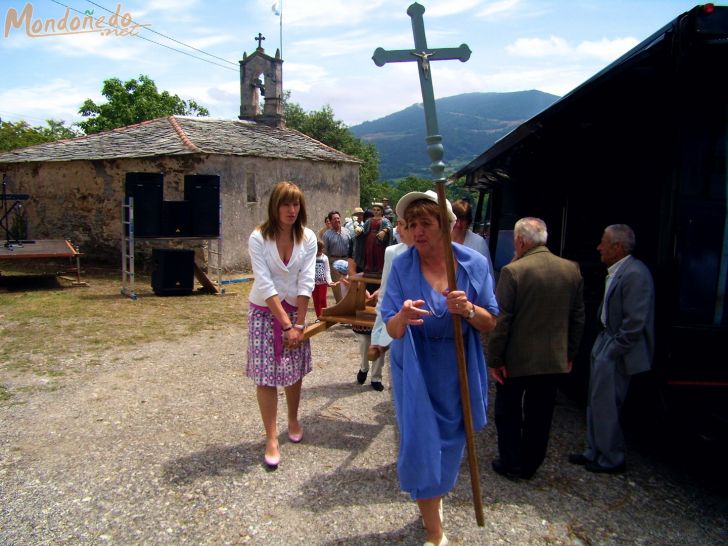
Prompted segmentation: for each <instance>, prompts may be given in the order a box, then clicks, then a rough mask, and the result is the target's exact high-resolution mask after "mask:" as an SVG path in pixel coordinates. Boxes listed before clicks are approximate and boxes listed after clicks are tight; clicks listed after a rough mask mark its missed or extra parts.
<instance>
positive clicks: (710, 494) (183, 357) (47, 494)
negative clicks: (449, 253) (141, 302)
mask: <svg viewBox="0 0 728 546" xmlns="http://www.w3.org/2000/svg"><path fill="white" fill-rule="evenodd" d="M245 346H246V339H245V332H240V331H235V330H233V329H231V328H226V327H221V328H219V329H218V330H217V331H215V332H214V333H210V332H203V333H200V334H197V335H194V336H190V337H188V338H186V339H185V340H183V341H181V342H180V341H175V342H174V343H165V342H154V343H151V344H148V345H144V346H136V347H129V348H128V351H125V352H124V354H119V353H118V352H116V353H114V354H113V355H112V354H108V355H101V357H102V358H101V362H102V364H101V365H91V364H90V362H91V361H92V360H95V361H97V362H98V360H99V355H98V354H95V355H89V357H88V361H87V362H88V363H87V362H84V361H79V362H77V363H76V373H74V374H69V375H67V376H65V377H64V378H62V379H61V380H60V383H59V384H58V385H59V387H60V388H53V389H33V390H31V391H28V392H27V393H26V394H25V395H24V396H25V398H24V399H23V400H18V399H17V398H15V399H13V400H12V401H11V402H12V403H4V404H3V405H2V406H0V430H2V436H1V437H0V543H1V544H4V545H41V544H42V545H62V544H139V545H157V544H159V545H224V544H270V545H277V544H296V545H298V544H319V545H334V544H341V545H344V544H346V545H368V544H408V545H409V544H411V545H415V544H422V542H423V541H424V532H423V529H422V525H421V522H420V519H419V517H418V512H417V508H416V506H415V504H414V503H413V502H412V501H410V500H409V498H408V496H406V495H405V494H403V493H401V492H400V491H399V488H398V484H397V476H396V471H395V457H396V431H395V417H394V412H393V408H392V404H391V390H390V388H389V375H388V372H387V373H386V374H385V378H384V382H385V385H386V387H387V388H386V389H385V391H384V392H381V393H380V392H376V391H374V390H372V389H371V388H370V387H369V384H368V383H367V385H365V386H360V385H358V384H356V382H355V374H356V371H357V352H358V351H357V343H356V340H355V337H354V334H353V333H352V332H351V331H350V330H348V329H346V328H344V327H343V326H336V327H333V328H331V329H329V330H328V331H327V332H325V333H323V334H320V335H318V336H316V337H314V338H313V351H314V371H313V373H311V374H310V375H309V376H307V378H306V379H305V380H304V390H303V401H302V405H301V414H302V423H303V425H304V428H305V436H304V440H303V442H302V443H301V444H297V445H294V444H291V443H290V442H288V441H287V439H286V438H285V417H284V416H285V405H284V403H283V402H282V403H281V406H280V407H281V413H282V416H281V417H279V426H280V430H281V431H282V435H281V453H282V462H281V465H280V467H279V468H278V470H277V471H275V472H271V471H268V470H267V469H266V468H265V467H264V466H263V464H262V455H263V449H264V437H263V433H262V426H261V423H260V417H259V413H258V409H257V404H256V401H255V390H254V388H253V385H252V383H251V382H250V381H249V380H248V379H247V378H245V377H244V356H245ZM112 357H113V358H112ZM18 402H20V403H18ZM491 406H492V399H491ZM583 421H584V420H583V414H582V411H581V410H580V409H579V408H577V407H576V406H574V405H573V404H572V403H571V402H570V401H568V400H566V399H561V398H560V399H559V404H558V407H557V409H556V413H555V417H554V428H553V431H552V441H551V444H550V446H549V453H548V456H547V460H546V462H545V464H544V466H543V467H542V468H541V469H540V470H539V472H538V473H537V475H536V476H535V477H534V479H532V480H530V481H528V482H511V481H508V480H506V479H504V478H502V477H500V476H498V475H496V474H494V473H493V472H492V471H491V469H490V461H491V459H492V458H493V457H494V456H495V453H496V442H495V427H494V425H493V424H492V423H491V424H489V425H488V427H486V430H484V431H483V432H481V433H479V434H478V436H477V439H476V444H477V447H476V449H477V456H478V461H479V469H480V484H481V490H482V497H483V507H484V513H485V525H484V526H483V527H479V526H478V525H477V524H476V520H475V515H474V509H473V505H472V501H471V485H470V478H469V473H468V468H467V464H464V466H463V469H462V472H461V476H460V480H459V482H458V484H457V486H456V488H455V489H454V490H453V491H452V492H451V494H450V495H449V496H448V497H447V498H446V500H445V525H446V531H447V535H448V537H449V538H450V541H451V543H452V544H519V545H520V544H534V545H537V544H538V545H540V544H573V545H590V544H674V545H681V546H685V545H706V544H726V543H728V515H727V514H728V503H727V502H726V497H725V496H724V495H725V491H724V490H721V488H716V487H711V484H710V483H705V482H703V481H700V480H697V479H693V478H692V477H690V476H689V475H687V474H686V473H685V472H683V471H681V470H678V469H676V468H674V467H672V466H669V465H666V464H664V463H662V462H660V461H657V460H655V459H653V458H652V457H651V456H650V455H645V454H642V453H640V452H632V451H631V452H630V453H629V455H628V457H629V458H628V464H629V470H628V472H627V473H626V474H624V475H619V476H605V475H593V474H590V473H588V472H585V471H584V470H583V469H581V468H579V467H575V466H573V465H569V464H568V463H565V462H564V461H565V457H566V455H567V453H569V452H570V451H573V450H574V448H575V447H578V446H581V442H582V438H583V434H584V423H583ZM721 471H722V472H725V471H724V470H721Z"/></svg>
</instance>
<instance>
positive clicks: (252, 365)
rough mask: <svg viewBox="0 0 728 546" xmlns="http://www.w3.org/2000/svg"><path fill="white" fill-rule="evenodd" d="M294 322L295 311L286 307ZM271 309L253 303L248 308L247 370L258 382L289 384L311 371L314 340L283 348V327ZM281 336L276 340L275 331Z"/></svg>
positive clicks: (267, 384) (249, 375)
mask: <svg viewBox="0 0 728 546" xmlns="http://www.w3.org/2000/svg"><path fill="white" fill-rule="evenodd" d="M286 311H287V312H288V317H289V318H290V319H291V324H294V323H295V322H296V315H297V313H296V311H295V310H294V311H291V310H289V309H287V310H286ZM275 322H276V319H275V317H274V316H273V314H272V313H271V312H270V311H269V310H268V309H265V310H264V309H263V308H261V307H257V306H253V305H252V304H251V305H250V308H249V309H248V364H247V366H246V370H245V373H246V375H247V376H248V377H250V378H251V379H252V380H253V382H254V383H255V384H256V385H262V386H266V387H288V386H290V385H293V384H294V383H296V382H297V381H299V380H300V379H303V376H304V375H306V374H307V373H309V372H310V371H311V370H312V368H313V367H312V365H311V342H310V341H309V340H306V341H304V342H303V343H302V344H301V346H300V347H298V348H296V349H288V348H286V347H283V343H282V342H283V339H282V334H281V331H280V328H275ZM276 333H277V334H278V336H281V339H278V340H276V339H275V334H276Z"/></svg>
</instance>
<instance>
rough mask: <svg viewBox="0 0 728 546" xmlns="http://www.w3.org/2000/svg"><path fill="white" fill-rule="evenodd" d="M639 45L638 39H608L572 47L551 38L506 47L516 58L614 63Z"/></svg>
mask: <svg viewBox="0 0 728 546" xmlns="http://www.w3.org/2000/svg"><path fill="white" fill-rule="evenodd" d="M635 45H637V39H636V38H615V39H613V40H608V39H606V38H604V39H602V40H600V41H598V42H590V41H584V42H581V43H580V44H578V45H576V46H571V45H570V44H569V43H568V42H567V41H566V40H565V39H564V38H561V37H559V36H550V37H549V38H548V39H543V38H519V39H518V40H516V41H515V42H513V43H512V44H509V45H508V46H506V51H507V52H508V53H509V54H510V55H513V56H514V57H527V58H545V57H564V58H571V59H599V60H602V61H613V60H615V59H616V58H618V57H619V56H620V55H622V54H623V53H626V52H627V51H629V50H630V49H631V48H633V47H634V46H635Z"/></svg>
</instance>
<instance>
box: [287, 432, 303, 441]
mask: <svg viewBox="0 0 728 546" xmlns="http://www.w3.org/2000/svg"><path fill="white" fill-rule="evenodd" d="M288 439H289V440H290V441H291V442H293V443H294V444H298V443H300V442H301V440H303V431H301V432H300V434H291V433H290V432H289V433H288Z"/></svg>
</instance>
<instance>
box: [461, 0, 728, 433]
mask: <svg viewBox="0 0 728 546" xmlns="http://www.w3.org/2000/svg"><path fill="white" fill-rule="evenodd" d="M727 69H728V7H719V6H714V5H712V4H705V5H700V6H696V7H695V8H693V9H691V10H690V11H688V12H686V13H683V14H682V15H680V16H679V17H677V18H676V19H674V20H673V21H671V22H670V23H669V24H667V25H666V26H665V27H663V28H662V29H660V30H659V31H657V32H656V33H655V34H653V35H652V36H650V37H649V38H648V39H647V40H645V41H644V42H642V43H641V44H639V45H638V46H636V47H635V48H633V49H632V50H630V51H629V52H628V53H626V54H625V55H623V56H622V57H621V58H619V59H618V60H617V61H615V62H614V63H612V64H611V65H609V66H608V67H606V68H605V69H604V70H602V71H601V72H599V73H598V74H596V75H595V76H594V77H592V78H591V79H589V80H588V81H586V82H585V83H583V84H582V85H580V86H579V87H577V88H576V89H574V90H573V91H572V92H570V93H569V94H567V95H565V96H564V97H562V98H561V99H559V100H558V101H556V102H555V103H554V104H553V105H551V106H550V107H548V108H547V109H545V110H543V111H542V112H541V113H539V114H538V115H536V116H534V117H533V118H531V119H530V120H528V121H526V122H525V123H523V124H522V125H520V126H519V127H518V128H516V129H515V130H514V131H512V132H511V133H509V134H508V135H506V136H505V137H503V138H502V139H500V140H499V141H498V142H496V143H495V144H494V145H493V146H492V147H491V148H489V149H488V150H486V151H485V152H484V153H483V154H481V155H480V156H479V157H477V158H476V159H474V160H473V161H472V162H471V163H470V164H468V165H467V166H465V167H463V168H462V169H460V170H459V171H458V172H457V173H455V174H454V175H453V176H451V177H450V179H451V180H457V179H459V178H461V177H465V186H466V188H468V189H470V190H472V191H474V192H477V194H478V196H479V199H478V206H477V207H476V216H477V214H478V213H481V212H482V216H481V217H480V218H477V217H476V222H479V221H480V222H489V224H490V234H491V236H490V238H489V244H490V250H491V254H492V256H494V257H496V260H495V262H496V264H495V265H496V268H497V267H499V265H500V264H499V263H498V262H499V261H502V259H503V256H505V257H506V258H509V253H508V251H504V248H503V241H504V240H505V241H507V240H508V238H509V237H510V236H511V235H510V233H511V232H510V230H512V229H513V225H514V223H515V221H516V220H517V219H518V218H520V217H523V216H538V217H541V218H543V219H544V220H545V221H546V223H547V225H548V227H549V244H548V246H549V247H550V249H551V250H552V252H554V253H556V254H558V255H560V256H563V257H565V258H568V259H571V260H575V261H577V262H579V264H580V265H581V269H582V274H583V276H584V282H585V300H586V301H585V303H586V310H587V328H586V332H585V339H584V342H583V344H582V347H581V351H580V357H579V361H578V362H577V363H576V365H575V373H574V374H572V377H571V378H570V379H571V381H572V382H573V383H575V385H573V388H574V390H575V392H580V393H583V394H585V383H586V378H587V377H588V368H589V352H590V349H591V345H592V342H593V340H594V338H595V337H596V328H597V316H596V314H597V308H598V306H599V303H600V301H601V297H602V293H603V286H604V284H603V283H604V276H605V274H606V269H605V267H604V266H603V265H602V264H601V263H600V261H599V254H598V252H597V251H596V246H597V244H598V243H599V240H600V238H601V235H602V231H603V230H604V228H605V227H606V226H607V225H609V224H616V223H625V224H629V225H630V226H632V227H633V228H634V230H635V233H636V236H637V248H636V251H635V256H637V257H638V258H640V259H642V260H643V261H644V262H646V264H647V265H648V266H649V268H650V270H651V272H652V274H653V277H654V280H655V290H656V318H657V324H656V333H655V337H656V344H657V345H656V355H655V362H654V366H653V370H652V371H651V372H649V373H647V374H640V375H638V376H635V378H633V383H632V389H631V390H632V393H631V395H630V398H631V399H637V398H639V400H640V402H642V404H640V406H639V407H640V409H639V411H638V412H635V413H634V415H633V417H634V418H636V416H641V417H645V416H647V415H648V414H650V413H652V414H653V415H652V417H660V416H663V417H664V415H665V414H666V413H668V414H670V415H672V416H680V415H689V416H690V418H691V421H690V423H691V426H693V427H704V428H705V431H706V433H710V434H713V433H715V432H716V431H720V430H722V431H724V432H725V431H728V354H726V353H727V352H728V351H727V349H728V311H727V310H726V287H727V285H728V215H727V214H726V211H727V210H728V209H727V207H728V203H727V202H726V194H727V189H728V85H727V84H726V71H727ZM499 234H500V235H501V236H499ZM499 241H500V243H499ZM499 245H500V246H501V248H499ZM628 402H629V400H628ZM653 410H654V411H653ZM696 415H697V416H698V417H699V418H698V419H696V418H695V416H696Z"/></svg>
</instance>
